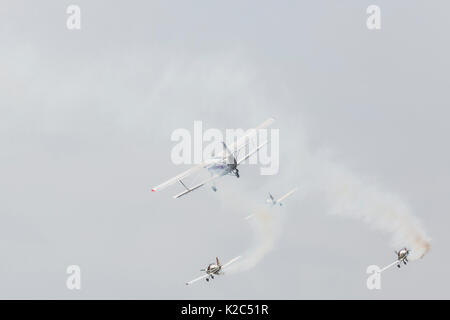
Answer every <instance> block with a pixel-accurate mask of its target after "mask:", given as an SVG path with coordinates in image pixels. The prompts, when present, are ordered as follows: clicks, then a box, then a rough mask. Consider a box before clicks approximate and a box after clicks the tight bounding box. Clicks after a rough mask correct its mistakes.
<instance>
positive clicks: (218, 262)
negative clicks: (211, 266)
mask: <svg viewBox="0 0 450 320" xmlns="http://www.w3.org/2000/svg"><path fill="white" fill-rule="evenodd" d="M216 264H217V265H218V266H220V261H219V258H217V257H216Z"/></svg>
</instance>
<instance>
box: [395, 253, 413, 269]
mask: <svg viewBox="0 0 450 320" xmlns="http://www.w3.org/2000/svg"><path fill="white" fill-rule="evenodd" d="M410 252H411V251H410V250H408V249H406V248H403V249H401V250H400V251H398V252H397V251H395V254H396V255H397V267H398V268H400V263H402V262H403V264H404V265H405V266H406V264H407V263H408V255H409V253H410Z"/></svg>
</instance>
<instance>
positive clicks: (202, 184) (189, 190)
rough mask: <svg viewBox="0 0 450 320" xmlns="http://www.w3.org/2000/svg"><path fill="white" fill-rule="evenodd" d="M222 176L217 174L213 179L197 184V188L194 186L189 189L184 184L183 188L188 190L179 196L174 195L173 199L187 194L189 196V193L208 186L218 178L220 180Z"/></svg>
mask: <svg viewBox="0 0 450 320" xmlns="http://www.w3.org/2000/svg"><path fill="white" fill-rule="evenodd" d="M221 176H222V175H220V174H215V175H213V176H212V177H211V178H209V179H206V180H204V181H202V182H200V183H199V184H197V185H196V186H193V187H192V188H189V187H187V186H186V185H185V184H184V183H183V186H184V187H185V188H186V190H184V191H183V192H181V193H179V194H177V195H174V196H173V197H174V199H177V198H179V197H182V196H184V195H185V194H188V193H189V192H192V191H194V190H197V189H198V188H200V187H202V186H204V185H205V184H207V183H208V182H211V181H213V180H216V179H217V178H220V177H221Z"/></svg>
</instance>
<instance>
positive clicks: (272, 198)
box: [266, 188, 298, 207]
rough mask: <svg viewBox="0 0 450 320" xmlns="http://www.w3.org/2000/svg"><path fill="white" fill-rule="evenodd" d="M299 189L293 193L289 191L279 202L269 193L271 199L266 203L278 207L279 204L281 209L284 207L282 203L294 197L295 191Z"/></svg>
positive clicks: (293, 190)
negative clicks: (291, 196)
mask: <svg viewBox="0 0 450 320" xmlns="http://www.w3.org/2000/svg"><path fill="white" fill-rule="evenodd" d="M297 189H298V188H294V189H292V190H291V191H289V192H288V193H286V194H285V195H284V196H282V197H281V198H279V199H278V200H275V198H274V197H273V196H272V195H271V194H270V192H269V197H268V198H267V200H266V202H267V203H268V204H271V205H273V206H274V205H277V204H279V205H280V207H281V206H282V205H283V203H282V202H281V201H283V200H284V199H286V198H287V197H289V196H290V195H292V194H293V193H294V192H295V191H297Z"/></svg>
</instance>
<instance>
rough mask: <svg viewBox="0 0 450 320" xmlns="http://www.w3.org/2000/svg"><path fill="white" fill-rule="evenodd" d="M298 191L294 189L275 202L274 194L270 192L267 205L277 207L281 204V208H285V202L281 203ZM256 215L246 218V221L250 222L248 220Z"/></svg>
mask: <svg viewBox="0 0 450 320" xmlns="http://www.w3.org/2000/svg"><path fill="white" fill-rule="evenodd" d="M297 189H298V188H294V189H292V190H291V191H289V192H288V193H286V194H285V195H284V196H282V197H281V198H279V199H278V200H275V198H274V197H273V196H272V194H270V192H269V197H268V198H267V200H266V203H267V204H269V205H272V207H273V206H275V205H277V204H279V205H280V207H281V206H283V202H281V201H283V200H285V199H286V198H287V197H289V196H290V195H292V194H293V193H294V192H295V191H297ZM255 214H256V213H252V214H251V215H249V216H247V217H245V220H248V219H250V218H252V217H253V216H254V215H255Z"/></svg>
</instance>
